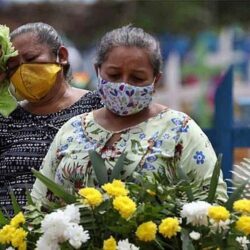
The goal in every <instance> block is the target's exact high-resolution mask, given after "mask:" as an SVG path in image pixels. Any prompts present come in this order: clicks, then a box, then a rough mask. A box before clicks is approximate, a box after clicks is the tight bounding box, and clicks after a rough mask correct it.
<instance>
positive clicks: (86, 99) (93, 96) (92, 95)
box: [78, 90, 103, 112]
mask: <svg viewBox="0 0 250 250" xmlns="http://www.w3.org/2000/svg"><path fill="white" fill-rule="evenodd" d="M78 104H79V105H83V106H84V107H88V108H89V109H90V110H93V109H99V108H102V107H103V105H102V103H101V98H100V96H99V94H98V92H97V91H96V90H95V91H88V92H86V93H85V94H84V95H83V96H82V97H81V98H80V100H79V102H78ZM90 110H89V111H90ZM87 112H88V111H87Z"/></svg>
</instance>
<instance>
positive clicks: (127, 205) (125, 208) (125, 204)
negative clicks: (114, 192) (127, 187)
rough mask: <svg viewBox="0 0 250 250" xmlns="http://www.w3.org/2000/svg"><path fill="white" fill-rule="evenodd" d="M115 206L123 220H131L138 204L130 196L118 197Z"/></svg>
mask: <svg viewBox="0 0 250 250" xmlns="http://www.w3.org/2000/svg"><path fill="white" fill-rule="evenodd" d="M113 206H114V208H115V209H116V210H118V212H119V214H120V215H121V216H122V218H124V219H127V218H129V217H130V216H131V215H132V214H133V213H134V212H135V210H136V204H135V202H134V201H133V200H131V199H130V198H129V197H128V196H118V197H115V198H114V200H113Z"/></svg>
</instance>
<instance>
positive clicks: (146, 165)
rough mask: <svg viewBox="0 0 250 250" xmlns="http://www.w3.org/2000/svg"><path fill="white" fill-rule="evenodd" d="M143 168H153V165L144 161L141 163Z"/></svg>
mask: <svg viewBox="0 0 250 250" xmlns="http://www.w3.org/2000/svg"><path fill="white" fill-rule="evenodd" d="M143 169H146V170H155V167H154V166H153V165H152V164H150V163H148V162H145V163H144V164H143Z"/></svg>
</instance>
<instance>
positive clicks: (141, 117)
mask: <svg viewBox="0 0 250 250" xmlns="http://www.w3.org/2000/svg"><path fill="white" fill-rule="evenodd" d="M151 110H152V108H151V105H150V106H149V107H147V108H145V109H143V110H142V111H140V112H138V113H136V114H133V115H128V116H118V115H116V114H114V113H112V112H111V111H110V110H108V109H107V108H105V107H104V108H103V109H100V110H97V111H96V114H97V115H96V116H95V118H97V119H96V121H97V122H98V123H100V125H102V126H103V127H105V128H106V129H108V130H111V131H120V130H123V129H126V128H129V127H133V126H135V125H137V124H139V123H141V122H143V121H145V120H147V119H148V118H149V117H150V116H151V113H152V112H151ZM98 113H99V114H98Z"/></svg>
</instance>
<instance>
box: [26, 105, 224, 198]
mask: <svg viewBox="0 0 250 250" xmlns="http://www.w3.org/2000/svg"><path fill="white" fill-rule="evenodd" d="M116 133H117V132H116ZM119 133H121V136H120V138H119V140H118V141H116V142H115V143H114V144H113V145H112V147H106V143H107V142H108V141H109V139H110V138H111V137H112V136H113V135H114V134H115V132H112V131H108V130H106V129H104V128H103V127H102V126H100V125H99V124H98V123H96V122H95V120H94V116H93V112H90V113H87V114H82V115H79V116H76V117H74V118H72V119H70V120H69V121H68V122H66V123H65V124H64V125H63V127H62V128H61V129H60V130H59V132H58V133H57V135H56V137H55V139H54V141H53V142H52V144H51V146H50V149H49V151H48V153H47V155H46V157H45V159H44V161H43V163H42V166H41V169H40V171H41V173H42V174H43V175H45V176H47V177H49V178H50V179H52V180H53V181H55V182H56V183H58V184H60V185H62V186H63V187H64V188H65V189H66V190H67V191H70V192H73V190H76V189H79V188H81V187H85V186H95V185H97V181H96V177H95V173H94V171H93V168H92V166H91V162H90V159H89V156H88V151H89V150H95V151H96V152H97V153H99V154H100V155H101V156H102V158H103V159H104V161H105V165H106V168H107V171H108V173H109V172H111V170H112V168H113V167H114V165H115V163H116V161H117V159H118V158H119V156H120V155H121V153H126V160H125V166H124V168H123V173H122V178H123V179H126V177H128V176H130V175H131V174H132V173H133V172H134V171H138V172H148V173H150V172H153V171H157V169H158V168H159V167H160V166H163V167H164V166H166V164H167V162H168V161H169V159H171V158H172V159H177V160H179V161H180V164H181V166H182V168H183V170H184V171H185V172H186V173H188V172H190V171H192V170H194V171H195V172H196V178H197V179H198V180H201V179H202V180H203V183H204V185H208V184H209V182H210V178H211V176H212V172H213V169H214V165H215V162H216V160H217V158H216V155H215V152H214V150H213V148H212V146H211V144H210V142H209V140H208V138H207V136H206V135H205V134H204V133H203V132H202V130H201V129H200V128H199V126H198V125H197V124H196V123H195V122H194V121H193V120H192V119H191V118H190V117H188V116H187V115H186V114H184V113H182V112H178V111H175V110H172V109H168V108H166V109H165V110H163V111H162V112H161V113H159V114H158V115H156V116H154V117H151V118H149V119H148V120H146V121H144V122H142V123H140V124H138V125H136V126H133V127H130V128H127V129H126V130H123V131H120V132H119ZM217 192H218V195H219V197H220V199H222V200H224V199H226V197H227V195H226V185H225V183H224V182H223V179H222V176H221V177H220V180H219V185H218V189H217ZM31 195H32V198H33V199H34V200H35V201H43V202H45V201H46V198H47V197H48V192H47V188H46V187H45V186H44V185H43V184H42V183H41V182H40V181H39V180H36V182H35V184H34V186H33V190H32V193H31Z"/></svg>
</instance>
